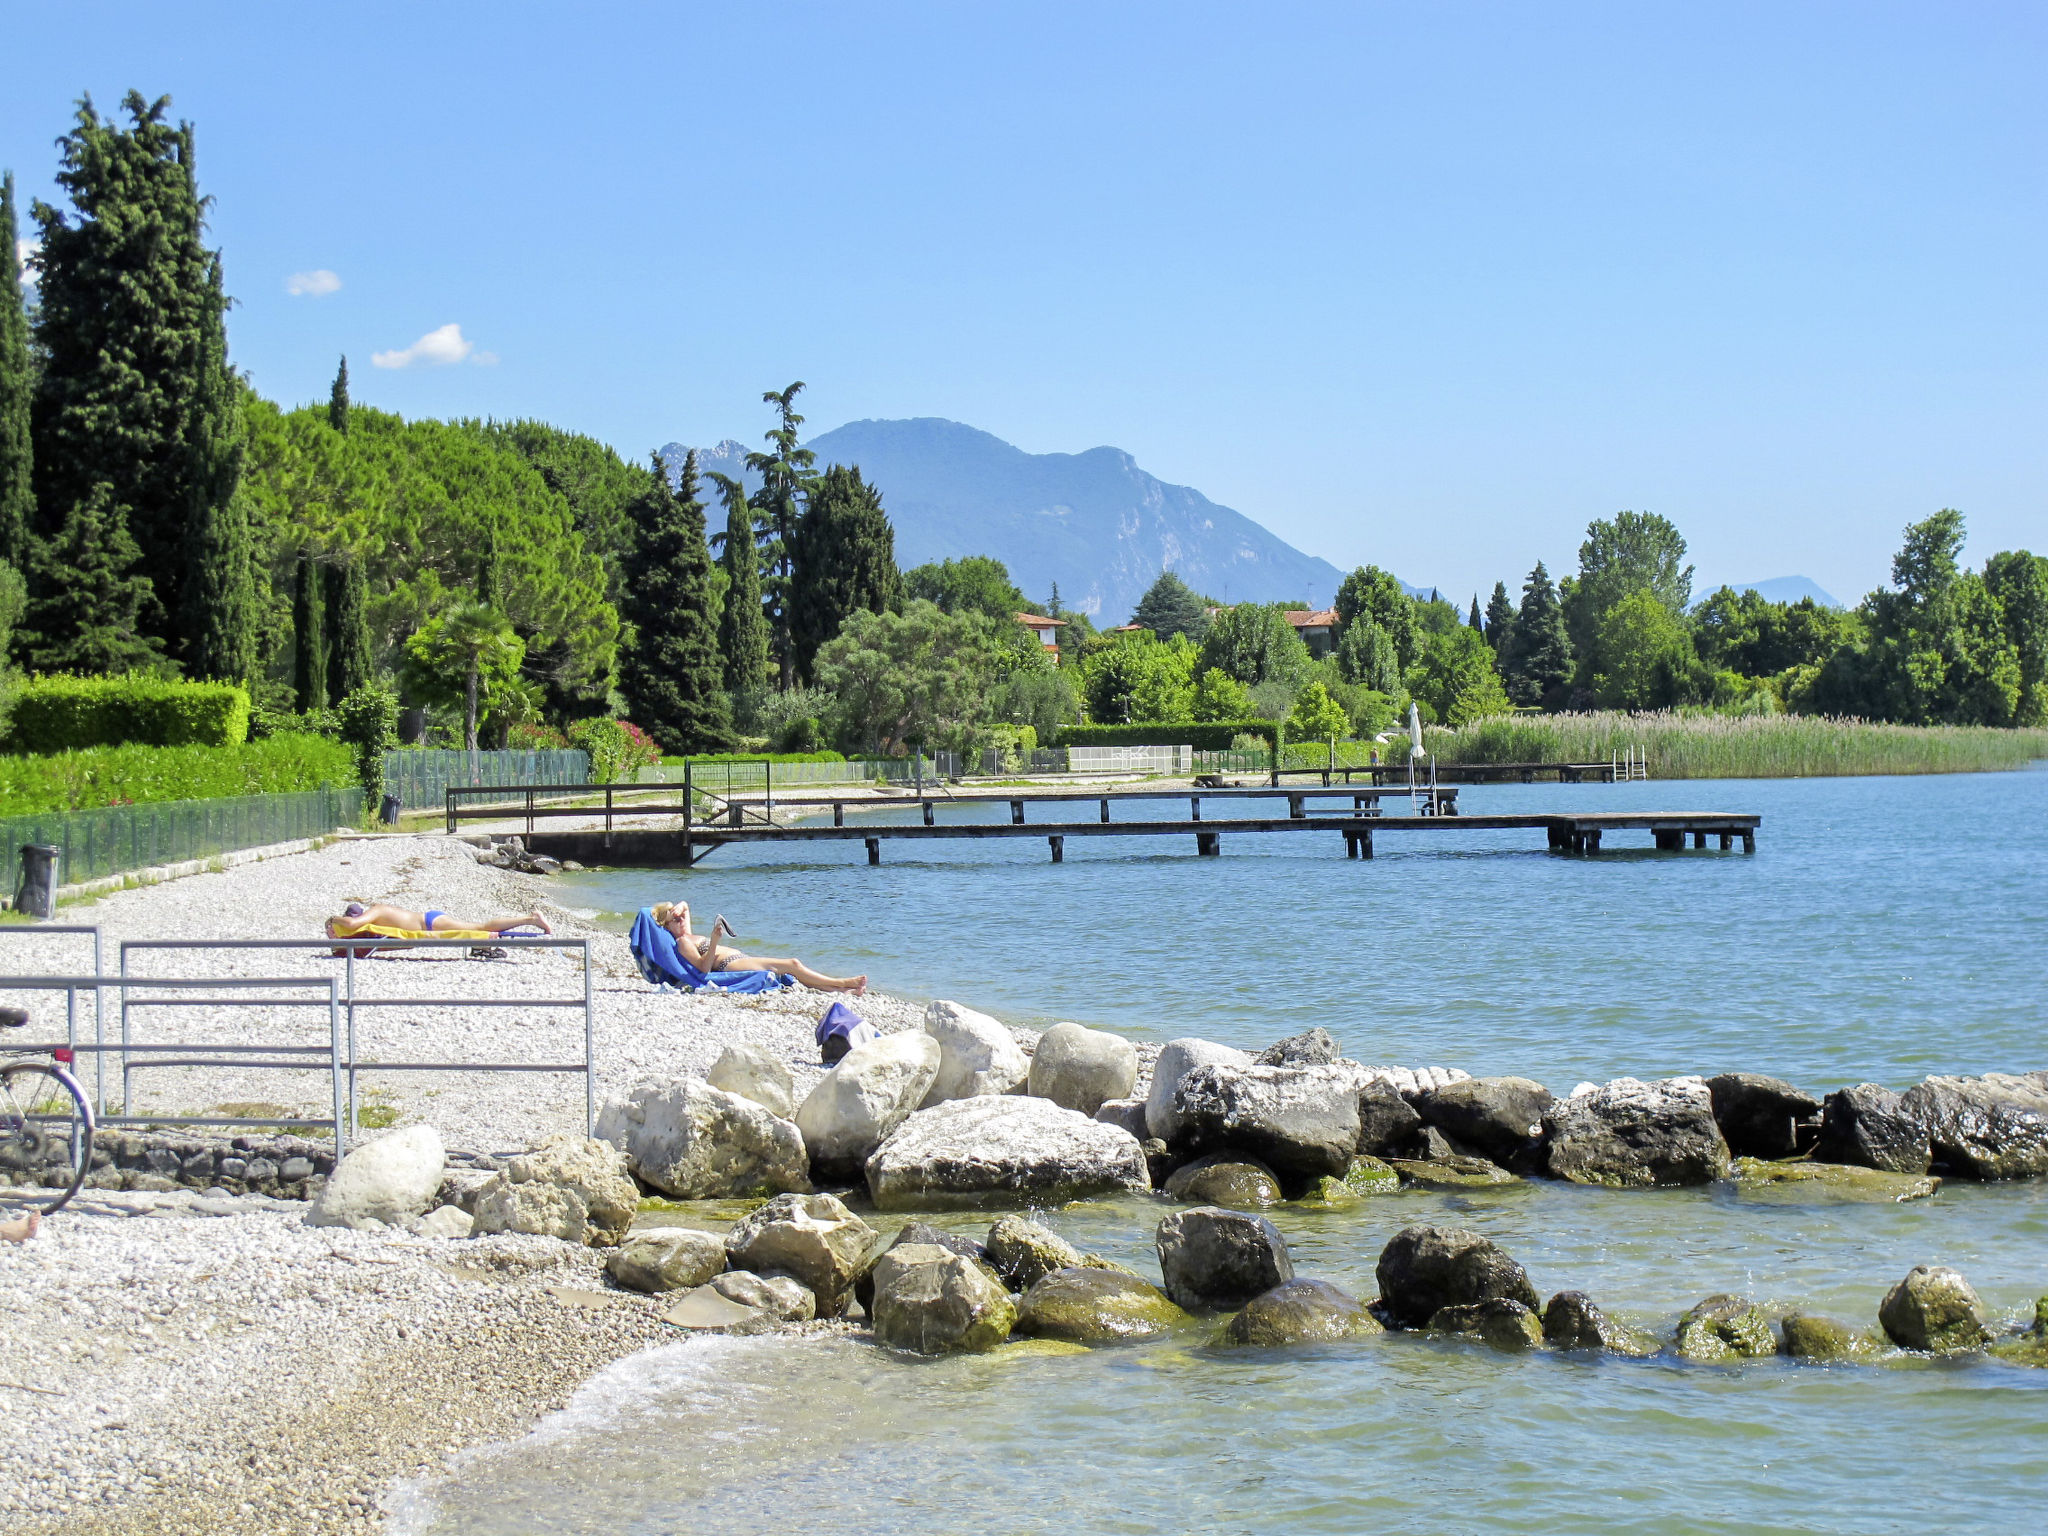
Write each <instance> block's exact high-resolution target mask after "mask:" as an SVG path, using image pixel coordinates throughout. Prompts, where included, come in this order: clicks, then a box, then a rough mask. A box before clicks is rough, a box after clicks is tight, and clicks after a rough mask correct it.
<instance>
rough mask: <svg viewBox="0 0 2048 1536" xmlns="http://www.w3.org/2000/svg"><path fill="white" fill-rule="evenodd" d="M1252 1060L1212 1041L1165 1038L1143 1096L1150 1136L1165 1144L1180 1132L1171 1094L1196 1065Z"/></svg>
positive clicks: (1242, 1064)
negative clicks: (1150, 1085) (1148, 1086)
mask: <svg viewBox="0 0 2048 1536" xmlns="http://www.w3.org/2000/svg"><path fill="white" fill-rule="evenodd" d="M1251 1064H1252V1059H1251V1057H1250V1056H1249V1055H1247V1054H1246V1053H1245V1052H1243V1051H1239V1050H1233V1049H1231V1047H1229V1046H1227V1045H1218V1044H1216V1042H1215V1041H1213V1040H1195V1039H1187V1040H1169V1041H1167V1042H1166V1044H1165V1045H1163V1046H1161V1047H1160V1048H1159V1058H1158V1060H1156V1061H1154V1062H1153V1063H1152V1087H1151V1089H1150V1090H1149V1091H1148V1092H1147V1093H1146V1095H1145V1124H1146V1127H1147V1129H1149V1130H1150V1131H1151V1133H1152V1135H1153V1136H1154V1137H1156V1138H1157V1139H1159V1140H1160V1141H1163V1142H1166V1143H1168V1144H1169V1145H1171V1144H1172V1143H1173V1141H1174V1140H1175V1138H1176V1137H1178V1135H1179V1134H1180V1119H1179V1117H1178V1116H1177V1115H1176V1114H1175V1113H1174V1108H1173V1095H1174V1091H1175V1090H1176V1089H1177V1088H1179V1087H1180V1080H1181V1079H1182V1078H1183V1077H1186V1076H1187V1075H1188V1073H1190V1072H1192V1071H1194V1070H1195V1068H1197V1067H1248V1066H1250V1065H1251Z"/></svg>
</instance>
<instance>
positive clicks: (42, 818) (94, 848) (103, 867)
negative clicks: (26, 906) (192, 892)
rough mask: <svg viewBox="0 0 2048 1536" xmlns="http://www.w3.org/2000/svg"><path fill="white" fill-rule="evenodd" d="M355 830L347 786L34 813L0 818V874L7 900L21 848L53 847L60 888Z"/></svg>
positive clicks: (354, 798)
mask: <svg viewBox="0 0 2048 1536" xmlns="http://www.w3.org/2000/svg"><path fill="white" fill-rule="evenodd" d="M361 825H363V794H362V791H361V790H359V789H357V788H356V787H355V786H354V785H352V784H351V785H348V786H345V787H343V788H340V789H335V788H331V787H325V788H321V789H309V790H302V791H300V792H298V793H295V794H285V795H231V796H224V797H223V798H221V799H218V800H164V801H158V802H156V803H154V804H149V805H108V806H101V807H99V808H98V809H96V810H90V811H41V812H37V813H35V814H33V815H28V816H7V817H0V867H4V869H5V870H6V891H7V893H8V894H11V893H13V892H14V890H15V889H16V888H17V887H18V886H19V885H20V884H21V850H22V847H23V845H24V844H41V845H45V846H54V847H56V848H57V849H58V850H59V851H60V854H61V859H62V862H61V863H60V864H59V865H58V873H57V878H58V880H59V881H61V882H62V883H63V884H65V885H72V884H75V883H77V882H78V881H81V880H98V879H102V878H104V877H105V876H108V875H125V874H127V873H128V872H129V871H130V870H135V869H146V868H148V867H149V866H150V865H152V864H175V863H178V862H180V861H181V860H184V859H206V858H211V857H213V856H214V855H215V854H217V853H231V852H233V851H234V850H236V849H238V848H262V847H265V846H267V845H269V844H271V843H289V842H296V841H298V840H299V839H300V838H307V837H320V836H323V835H325V834H326V833H329V832H332V831H333V830H334V829H335V828H336V827H338V826H361Z"/></svg>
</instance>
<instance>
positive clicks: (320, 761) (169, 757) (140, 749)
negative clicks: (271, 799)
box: [0, 735, 355, 816]
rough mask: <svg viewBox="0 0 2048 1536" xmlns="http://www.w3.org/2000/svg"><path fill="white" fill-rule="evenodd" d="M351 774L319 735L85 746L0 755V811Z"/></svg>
mask: <svg viewBox="0 0 2048 1536" xmlns="http://www.w3.org/2000/svg"><path fill="white" fill-rule="evenodd" d="M354 778H355V760H354V755H353V754H352V753H351V751H350V750H349V748H348V747H347V746H346V745H344V744H343V743H341V742H338V741H330V740H328V739H327V738H326V737H324V736H304V735H282V736H270V737H266V738H265V739H264V740H262V741H256V742H250V743H248V744H246V745H243V746H237V747H196V746H187V747H147V746H133V745H130V746H119V747H92V748H88V749H87V750H85V751H82V752H49V753H38V754H34V755H29V756H20V757H0V816H19V815H29V814H34V813H37V812H42V811H76V810H90V809H92V808H94V807H96V806H102V805H132V804H140V803H143V802H153V801H161V800H217V799H220V798H222V797H223V796H227V795H263V794H287V793H291V792H293V791H297V790H306V789H318V788H320V787H321V786H322V785H335V784H347V783H349V782H351V781H352V780H354Z"/></svg>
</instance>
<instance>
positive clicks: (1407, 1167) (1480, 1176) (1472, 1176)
mask: <svg viewBox="0 0 2048 1536" xmlns="http://www.w3.org/2000/svg"><path fill="white" fill-rule="evenodd" d="M1387 1166H1388V1167H1389V1168H1391V1169H1393V1171H1394V1172H1395V1173H1396V1174H1397V1175H1399V1177H1400V1180H1401V1182H1402V1183H1403V1184H1409V1185H1413V1186H1414V1187H1415V1188H1417V1189H1442V1190H1451V1191H1458V1190H1467V1189H1498V1188H1500V1187H1502V1186H1504V1185H1515V1184H1522V1183H1524V1180H1523V1179H1522V1177H1521V1176H1520V1175H1519V1174H1513V1173H1509V1172H1508V1171H1507V1169H1505V1168H1503V1167H1501V1165H1500V1164H1499V1163H1496V1162H1491V1161H1489V1160H1488V1159H1486V1158H1483V1157H1466V1156H1464V1155H1463V1154H1461V1153H1457V1152H1451V1153H1447V1154H1446V1155H1445V1156H1443V1157H1440V1158H1432V1159H1423V1158H1411V1157H1397V1158H1394V1159H1392V1160H1391V1161H1390V1162H1389V1163H1388V1164H1387Z"/></svg>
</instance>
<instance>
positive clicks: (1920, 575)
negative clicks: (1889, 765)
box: [1862, 508, 2022, 725]
mask: <svg viewBox="0 0 2048 1536" xmlns="http://www.w3.org/2000/svg"><path fill="white" fill-rule="evenodd" d="M1962 547H1963V515H1962V514H1961V513H1960V512H1956V511H1954V510H1951V509H1947V508H1944V509H1943V510H1942V511H1940V512H1937V513H1935V514H1934V516H1932V517H1930V518H1927V519H1926V520H1925V521H1923V522H1918V523H1914V524H1912V525H1911V526H1909V527H1908V528H1907V529H1906V539H1905V544H1904V545H1903V546H1902V547H1901V548H1900V550H1899V553H1898V554H1897V555H1896V556H1895V557H1894V558H1893V560H1892V585H1893V587H1894V588H1895V589H1896V590H1892V591H1878V592H1873V593H1871V594H1870V596H1869V597H1867V598H1866V599H1864V605H1863V611H1864V615H1865V619H1866V622H1867V624H1868V626H1869V635H1870V639H1869V644H1868V647H1867V649H1866V651H1865V653H1864V657H1863V667H1862V672H1863V692H1864V696H1865V698H1866V699H1867V701H1868V702H1867V707H1868V708H1869V710H1870V711H1871V712H1872V713H1874V714H1878V715H1882V716H1883V717H1884V718H1886V719H1890V720H1898V721H1902V722H1904V723H1906V724H1909V725H1927V724H1936V723H1948V724H1956V725H2010V724H2011V723H2012V722H2013V720H2014V718H2015V717H2016V716H2017V714H2018V712H2019V709H2020V705H2021V697H2020V695H2021V681H2022V667H2021V657H2020V652H2019V649H2018V648H2017V647H2016V646H2015V645H2014V644H2013V641H2012V639H2011V637H2010V636H2009V635H2008V634H2007V632H2006V625H2005V614H2004V611H2003V607H2002V605H2001V603H2000V602H1999V599H1998V596H1997V594H1996V593H1995V592H1994V591H1993V590H1992V588H1991V586H1990V585H1989V584H1988V583H1987V582H1986V580H1985V578H1984V577H1981V576H1978V575H1976V574H1974V573H1972V572H1967V571H1964V570H1963V569H1962V567H1961V565H1960V564H1959V561H1958V557H1959V555H1960V554H1961V552H1962Z"/></svg>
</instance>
